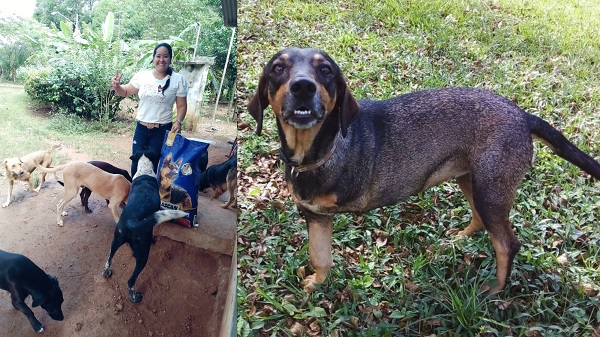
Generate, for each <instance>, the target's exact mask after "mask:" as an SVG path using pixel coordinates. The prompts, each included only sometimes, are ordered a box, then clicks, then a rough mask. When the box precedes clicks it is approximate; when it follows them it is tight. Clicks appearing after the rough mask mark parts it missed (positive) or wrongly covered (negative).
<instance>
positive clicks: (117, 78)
mask: <svg viewBox="0 0 600 337" xmlns="http://www.w3.org/2000/svg"><path fill="white" fill-rule="evenodd" d="M121 77H123V73H121V74H119V71H118V70H117V73H116V74H115V76H114V77H113V78H112V80H111V81H112V86H111V87H110V89H111V90H114V91H117V89H118V88H119V87H121ZM117 94H118V92H117Z"/></svg>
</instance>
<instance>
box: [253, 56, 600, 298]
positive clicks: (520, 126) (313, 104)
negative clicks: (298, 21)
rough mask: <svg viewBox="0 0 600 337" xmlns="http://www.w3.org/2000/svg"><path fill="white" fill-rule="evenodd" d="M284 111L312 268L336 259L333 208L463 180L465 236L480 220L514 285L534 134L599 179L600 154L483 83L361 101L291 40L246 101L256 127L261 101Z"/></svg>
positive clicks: (356, 208)
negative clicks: (515, 225) (519, 211)
mask: <svg viewBox="0 0 600 337" xmlns="http://www.w3.org/2000/svg"><path fill="white" fill-rule="evenodd" d="M268 105H271V106H272V108H273V111H274V113H275V116H276V121H277V128H278V133H279V138H280V140H281V158H282V160H283V161H284V162H285V164H286V165H285V166H286V167H285V178H286V180H287V184H288V187H289V189H290V192H291V195H292V197H293V199H294V202H295V204H296V206H297V207H298V209H299V211H300V212H301V213H302V214H303V215H304V217H305V218H306V221H307V223H308V236H309V238H308V239H309V241H308V247H309V248H308V249H309V254H310V260H311V263H312V265H313V267H314V269H315V274H313V275H310V276H308V277H307V278H306V279H305V280H304V282H303V283H304V286H305V290H307V291H311V290H313V289H314V283H322V282H323V281H325V278H326V276H327V274H328V272H329V270H330V269H331V267H332V266H333V259H332V255H331V239H332V222H333V215H334V213H339V212H360V211H366V210H370V209H373V208H377V207H381V206H385V205H390V204H394V203H397V202H398V201H400V200H402V199H404V198H406V197H408V196H410V195H414V194H416V193H419V192H421V191H423V190H425V189H427V188H429V187H431V186H433V185H436V184H439V183H441V182H443V181H446V180H449V179H456V181H457V182H458V185H459V186H460V188H461V190H462V191H463V193H464V194H465V196H466V198H467V200H468V201H469V204H470V206H471V210H472V214H473V218H472V221H471V223H470V224H469V226H468V227H467V228H465V229H464V230H462V231H460V232H458V234H459V235H466V236H471V235H473V234H474V233H476V232H479V231H481V230H483V229H484V228H485V229H486V230H487V232H488V233H489V235H490V239H491V241H492V243H493V246H494V250H495V253H496V264H497V272H496V277H497V279H498V284H497V286H495V287H494V288H492V289H491V292H498V291H500V290H502V289H503V288H504V286H505V285H506V280H507V278H508V277H509V275H510V270H511V267H512V262H513V259H514V257H515V255H516V254H517V251H518V250H519V248H520V246H521V244H520V243H519V241H518V240H517V237H516V236H515V234H514V233H513V231H512V228H511V224H510V222H509V218H508V215H509V211H510V209H511V208H512V205H513V202H514V198H515V193H516V190H517V187H518V185H519V183H520V181H521V180H522V178H523V176H524V175H525V173H526V172H527V171H528V170H529V169H530V167H531V164H532V157H533V145H532V136H533V137H535V138H538V139H540V140H541V141H542V142H544V143H545V144H546V145H548V146H549V147H550V148H551V149H552V150H553V151H554V152H555V153H556V154H557V155H559V156H560V157H562V158H564V159H566V160H568V161H570V162H571V163H573V164H575V165H577V166H578V167H580V168H581V169H582V170H584V171H586V172H587V173H589V174H590V175H592V176H593V177H594V178H596V179H600V164H599V163H598V162H596V161H595V160H594V159H592V158H591V157H590V156H588V155H586V154H585V153H583V152H582V151H581V150H579V149H578V148H577V147H576V146H575V145H573V144H572V143H570V142H569V141H568V140H567V139H566V138H565V137H564V136H563V135H562V134H561V133H560V132H559V131H557V130H556V129H555V128H553V127H552V126H550V124H548V123H547V122H545V121H544V120H542V119H540V118H538V117H536V116H534V115H531V114H529V113H526V112H524V111H523V110H521V109H520V108H519V107H517V106H516V105H515V104H513V103H512V102H511V101H509V100H508V99H505V98H503V97H500V96H498V95H496V94H494V93H491V92H489V91H486V90H482V89H474V88H444V89H431V90H425V91H420V92H414V93H409V94H405V95H401V96H398V97H395V98H392V99H388V100H383V101H370V100H361V101H356V100H355V99H354V97H353V96H352V94H351V93H350V91H349V89H348V88H347V85H346V82H345V80H344V77H343V75H342V72H341V71H340V69H339V67H338V66H337V65H336V63H335V62H334V60H333V59H331V58H330V57H329V56H328V55H327V54H326V53H325V52H323V51H320V50H315V49H295V48H290V49H285V50H282V51H280V52H279V53H277V54H276V55H275V56H274V57H273V58H272V59H271V60H270V61H269V62H268V63H267V65H266V66H265V67H264V71H263V73H262V76H261V77H260V80H259V83H258V89H257V93H256V95H255V96H254V97H253V98H252V99H251V100H250V103H249V105H248V110H249V112H250V114H251V115H252V117H254V119H256V121H257V133H258V134H260V132H261V128H262V120H263V110H264V109H265V108H266V107H267V106H268Z"/></svg>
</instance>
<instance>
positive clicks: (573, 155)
mask: <svg viewBox="0 0 600 337" xmlns="http://www.w3.org/2000/svg"><path fill="white" fill-rule="evenodd" d="M525 115H526V120H527V124H528V125H529V129H530V130H531V133H532V134H533V135H534V136H535V137H536V138H538V139H540V140H541V141H542V142H543V143H544V144H546V145H548V146H549V147H550V148H551V149H552V151H554V153H556V154H557V155H558V156H560V157H562V158H564V159H566V160H568V161H569V162H571V163H573V164H574V165H576V166H577V167H579V168H580V169H582V170H584V171H585V172H587V173H589V174H591V175H592V176H593V177H594V178H596V179H598V180H600V163H598V162H597V161H596V160H594V158H592V157H590V156H588V155H587V154H586V153H585V152H583V151H581V150H580V149H579V148H578V147H577V146H575V145H574V144H573V143H571V142H570V141H569V140H568V139H567V138H565V136H564V135H563V134H562V133H560V131H558V130H556V129H555V128H554V127H552V125H550V124H549V123H548V122H546V121H545V120H543V119H541V118H539V117H537V116H535V115H532V114H525Z"/></svg>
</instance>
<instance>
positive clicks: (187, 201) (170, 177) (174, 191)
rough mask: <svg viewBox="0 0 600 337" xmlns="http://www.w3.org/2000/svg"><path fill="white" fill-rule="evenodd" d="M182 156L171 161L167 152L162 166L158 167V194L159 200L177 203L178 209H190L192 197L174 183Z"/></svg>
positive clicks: (171, 156)
mask: <svg viewBox="0 0 600 337" xmlns="http://www.w3.org/2000/svg"><path fill="white" fill-rule="evenodd" d="M182 161H183V158H179V160H178V161H176V162H173V155H172V154H171V153H169V154H168V155H167V156H166V157H165V159H164V160H163V165H162V168H161V169H160V185H159V190H158V192H159V194H160V200H162V201H167V202H170V203H172V204H175V205H179V209H181V210H188V209H192V208H193V207H192V198H191V197H190V195H189V194H188V192H187V191H186V190H185V189H184V188H183V187H180V186H177V185H175V184H174V182H175V178H177V177H178V176H179V166H181V163H182Z"/></svg>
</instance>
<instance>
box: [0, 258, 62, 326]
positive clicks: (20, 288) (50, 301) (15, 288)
mask: <svg viewBox="0 0 600 337" xmlns="http://www.w3.org/2000/svg"><path fill="white" fill-rule="evenodd" d="M0 289H3V290H6V291H8V292H10V298H11V300H12V305H13V307H15V309H17V310H19V311H21V312H22V313H24V314H25V316H27V319H29V322H30V323H31V326H32V327H33V329H34V330H35V331H37V332H42V331H44V327H43V326H42V323H40V321H38V320H37V319H36V318H35V315H34V314H33V311H31V309H30V308H29V307H28V306H27V304H25V298H27V296H29V295H31V298H32V299H33V301H32V305H33V307H34V308H35V307H37V306H41V307H42V308H43V309H44V310H46V312H48V315H50V317H52V319H54V320H57V321H62V320H63V319H64V316H63V313H62V310H61V305H62V303H63V294H62V291H61V290H60V287H59V286H58V280H57V279H56V277H54V276H52V275H50V274H46V273H45V272H44V271H43V270H42V269H40V267H38V266H36V265H35V263H33V262H31V260H30V259H29V258H27V257H26V256H24V255H21V254H14V253H9V252H5V251H3V250H0Z"/></svg>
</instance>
